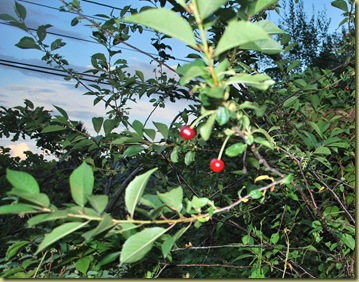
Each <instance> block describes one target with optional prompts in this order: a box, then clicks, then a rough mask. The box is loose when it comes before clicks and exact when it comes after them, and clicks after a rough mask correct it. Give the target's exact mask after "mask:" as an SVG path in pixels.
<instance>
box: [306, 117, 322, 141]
mask: <svg viewBox="0 0 359 282" xmlns="http://www.w3.org/2000/svg"><path fill="white" fill-rule="evenodd" d="M309 124H310V126H311V127H312V128H313V129H314V130H315V131H316V132H317V134H318V135H319V136H320V137H321V138H323V133H322V131H321V130H320V128H319V126H318V125H317V124H316V123H314V122H312V121H309Z"/></svg>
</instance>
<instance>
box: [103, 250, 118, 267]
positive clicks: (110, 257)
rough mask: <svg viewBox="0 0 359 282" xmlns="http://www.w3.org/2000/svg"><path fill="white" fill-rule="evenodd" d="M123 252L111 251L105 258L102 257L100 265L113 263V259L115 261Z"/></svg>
mask: <svg viewBox="0 0 359 282" xmlns="http://www.w3.org/2000/svg"><path fill="white" fill-rule="evenodd" d="M120 254H121V252H120V251H118V252H114V253H110V254H108V255H106V256H105V257H104V258H103V259H101V260H100V261H99V263H98V265H99V266H103V265H106V264H108V263H111V262H113V261H115V260H116V259H117V258H118V257H119V256H120Z"/></svg>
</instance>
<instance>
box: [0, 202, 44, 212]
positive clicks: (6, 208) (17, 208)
mask: <svg viewBox="0 0 359 282" xmlns="http://www.w3.org/2000/svg"><path fill="white" fill-rule="evenodd" d="M34 211H37V210H35V209H34V207H32V206H29V205H25V204H12V205H3V206H0V214H19V213H31V212H34Z"/></svg>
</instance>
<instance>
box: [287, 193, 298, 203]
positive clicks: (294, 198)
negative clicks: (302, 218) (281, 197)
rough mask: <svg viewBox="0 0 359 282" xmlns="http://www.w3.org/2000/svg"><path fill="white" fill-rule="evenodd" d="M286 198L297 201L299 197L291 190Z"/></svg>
mask: <svg viewBox="0 0 359 282" xmlns="http://www.w3.org/2000/svg"><path fill="white" fill-rule="evenodd" d="M287 197H288V198H291V199H292V200H294V201H298V200H299V198H298V196H297V195H296V194H294V193H293V192H290V193H289V194H288V195H287Z"/></svg>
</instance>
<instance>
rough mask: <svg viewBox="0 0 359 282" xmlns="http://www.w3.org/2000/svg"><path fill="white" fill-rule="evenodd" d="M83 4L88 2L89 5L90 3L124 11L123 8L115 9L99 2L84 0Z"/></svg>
mask: <svg viewBox="0 0 359 282" xmlns="http://www.w3.org/2000/svg"><path fill="white" fill-rule="evenodd" d="M82 2H87V3H90V4H95V5H98V6H103V7H107V8H111V9H114V10H119V11H122V10H123V9H121V8H118V7H114V6H111V5H107V4H102V3H98V2H96V1H90V0H82Z"/></svg>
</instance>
